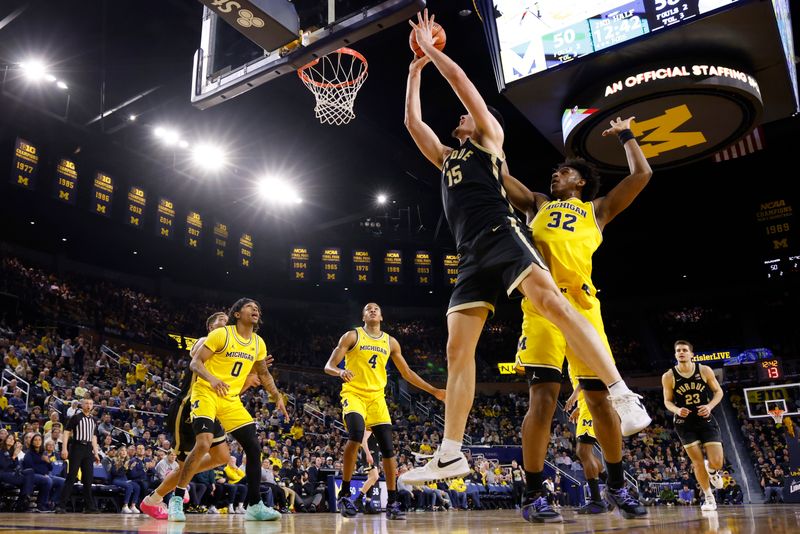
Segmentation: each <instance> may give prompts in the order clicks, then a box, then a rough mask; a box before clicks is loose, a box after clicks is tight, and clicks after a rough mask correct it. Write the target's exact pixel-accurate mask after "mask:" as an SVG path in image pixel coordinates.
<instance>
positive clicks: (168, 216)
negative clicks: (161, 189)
mask: <svg viewBox="0 0 800 534" xmlns="http://www.w3.org/2000/svg"><path fill="white" fill-rule="evenodd" d="M156 232H157V233H158V235H159V236H161V237H163V238H164V239H172V237H173V235H174V234H175V206H174V205H173V204H172V201H171V200H167V199H166V198H160V199H158V224H157V225H156Z"/></svg>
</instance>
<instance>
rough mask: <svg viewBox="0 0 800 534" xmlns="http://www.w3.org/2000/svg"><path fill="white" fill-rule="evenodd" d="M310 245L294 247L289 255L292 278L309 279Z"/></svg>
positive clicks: (290, 275) (290, 276)
mask: <svg viewBox="0 0 800 534" xmlns="http://www.w3.org/2000/svg"><path fill="white" fill-rule="evenodd" d="M309 259H310V256H309V254H308V247H292V253H291V254H290V256H289V278H290V279H291V280H303V281H305V280H308V261H309Z"/></svg>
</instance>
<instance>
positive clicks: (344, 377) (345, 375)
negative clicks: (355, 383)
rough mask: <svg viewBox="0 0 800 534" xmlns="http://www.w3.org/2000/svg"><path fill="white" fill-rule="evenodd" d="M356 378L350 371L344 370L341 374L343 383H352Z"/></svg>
mask: <svg viewBox="0 0 800 534" xmlns="http://www.w3.org/2000/svg"><path fill="white" fill-rule="evenodd" d="M354 376H355V375H354V374H353V371H351V370H349V369H342V372H341V373H339V378H341V379H342V382H350V381H351V380H352V379H353V377H354Z"/></svg>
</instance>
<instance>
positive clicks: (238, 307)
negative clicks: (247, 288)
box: [228, 297, 261, 332]
mask: <svg viewBox="0 0 800 534" xmlns="http://www.w3.org/2000/svg"><path fill="white" fill-rule="evenodd" d="M251 302H252V303H254V304H255V305H256V306H258V309H259V311H260V310H261V304H259V303H258V301H257V300H255V299H251V298H248V297H242V298H240V299H239V300H237V301H236V302H234V303H233V306H231V309H230V311H229V312H228V326H233V325H235V324H236V313H237V312H240V311H242V308H244V307H245V306H246V305H247V304H250V303H251ZM259 325H261V315H259V316H258V324H256V325H255V326H254V327H253V332H257V331H258V327H259Z"/></svg>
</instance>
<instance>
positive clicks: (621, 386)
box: [608, 380, 633, 397]
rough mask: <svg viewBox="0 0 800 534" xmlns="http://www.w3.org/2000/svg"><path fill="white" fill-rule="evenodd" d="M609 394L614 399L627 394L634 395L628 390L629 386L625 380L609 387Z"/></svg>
mask: <svg viewBox="0 0 800 534" xmlns="http://www.w3.org/2000/svg"><path fill="white" fill-rule="evenodd" d="M608 392H609V393H610V394H611V395H613V396H614V397H618V396H619V395H625V394H627V393H633V392H632V391H631V390H630V389H628V384H626V383H625V381H624V380H619V381H617V382H614V383H613V384H611V385H610V386H608Z"/></svg>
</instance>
